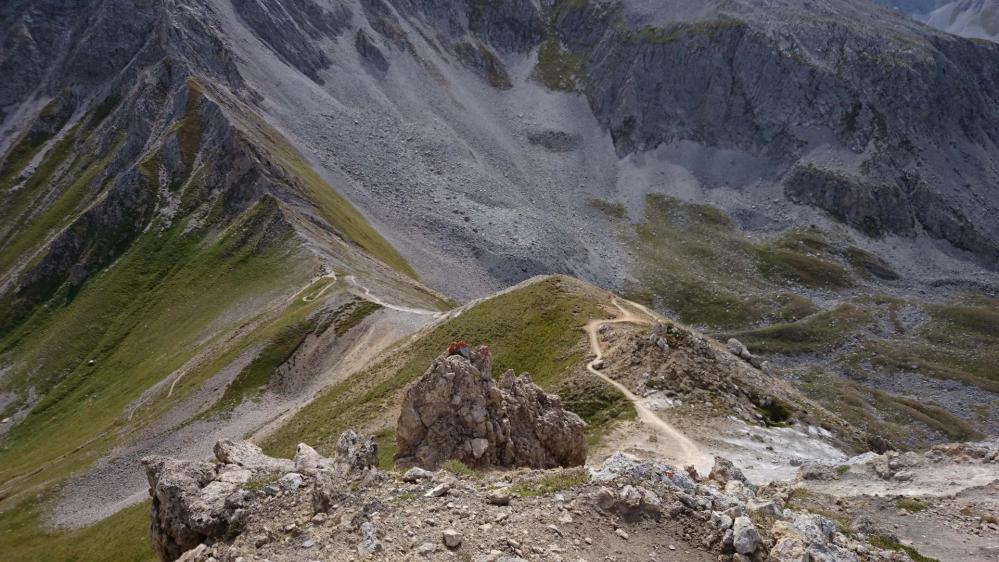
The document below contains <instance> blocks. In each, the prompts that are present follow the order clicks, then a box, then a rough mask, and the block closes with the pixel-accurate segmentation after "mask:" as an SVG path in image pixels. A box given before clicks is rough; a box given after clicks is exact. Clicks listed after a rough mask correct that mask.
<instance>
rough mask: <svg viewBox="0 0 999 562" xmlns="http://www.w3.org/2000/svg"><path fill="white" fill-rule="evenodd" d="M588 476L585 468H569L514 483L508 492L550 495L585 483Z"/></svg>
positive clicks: (526, 495)
mask: <svg viewBox="0 0 999 562" xmlns="http://www.w3.org/2000/svg"><path fill="white" fill-rule="evenodd" d="M589 478H590V476H589V474H588V473H587V472H586V469H585V468H571V469H566V470H562V471H559V472H556V473H555V474H550V475H547V476H543V477H541V478H537V479H532V480H521V481H519V482H516V483H514V485H513V486H512V487H511V488H510V492H511V493H512V494H513V495H515V496H519V497H522V498H535V497H539V496H550V495H552V494H554V493H556V492H561V491H563V490H570V489H572V488H575V487H577V486H582V485H583V484H586V482H587V481H588V480H589Z"/></svg>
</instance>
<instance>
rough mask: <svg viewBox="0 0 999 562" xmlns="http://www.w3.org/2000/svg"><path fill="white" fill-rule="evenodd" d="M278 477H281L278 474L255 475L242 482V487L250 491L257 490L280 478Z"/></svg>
mask: <svg viewBox="0 0 999 562" xmlns="http://www.w3.org/2000/svg"><path fill="white" fill-rule="evenodd" d="M280 478H281V475H280V474H265V475H263V476H257V477H255V478H252V479H251V480H250V481H249V482H247V483H246V484H243V488H245V489H247V490H249V491H251V492H259V491H261V490H263V489H264V488H266V487H267V486H270V485H271V484H274V483H276V482H277V481H278V480H280Z"/></svg>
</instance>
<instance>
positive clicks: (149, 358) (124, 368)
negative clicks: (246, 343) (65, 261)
mask: <svg viewBox="0 0 999 562" xmlns="http://www.w3.org/2000/svg"><path fill="white" fill-rule="evenodd" d="M260 207H261V206H259V205H258V207H257V208H254V209H251V211H250V212H248V213H247V216H246V217H245V221H244V222H242V223H239V224H237V225H236V226H234V227H233V228H232V229H231V230H229V231H228V232H226V233H225V234H224V235H222V236H220V237H219V238H217V239H214V240H213V239H212V238H211V237H209V238H208V239H207V240H206V239H204V238H202V237H201V236H198V235H196V234H185V233H184V232H183V225H177V226H175V227H173V228H171V229H169V230H166V231H163V232H160V231H159V230H158V229H157V228H152V229H150V230H149V231H147V232H146V233H145V234H143V235H142V236H141V237H140V238H139V240H137V242H136V243H135V244H134V245H133V247H132V248H131V249H130V250H129V251H128V252H127V253H126V254H125V255H124V256H122V258H121V259H119V260H118V262H117V263H116V264H115V265H114V266H113V267H111V268H109V269H108V270H106V271H105V272H103V273H102V274H100V275H99V276H97V277H96V278H94V279H92V280H90V281H89V282H88V283H87V284H86V285H85V286H84V288H83V289H82V290H81V291H80V292H79V294H77V295H75V297H73V298H71V299H70V298H69V297H68V296H67V295H65V294H61V295H58V296H57V300H56V302H52V303H51V304H50V305H49V306H47V307H44V308H41V309H39V310H38V311H37V312H36V313H35V315H34V316H33V317H32V318H30V319H29V320H28V321H27V322H26V323H25V324H23V325H22V326H20V327H19V328H18V329H17V330H16V331H14V332H13V333H11V334H9V335H8V336H7V337H6V338H4V339H3V340H2V341H0V349H2V350H3V353H4V358H5V360H6V361H7V362H10V363H12V364H14V365H18V366H20V368H19V369H16V370H15V372H14V373H13V374H12V376H9V377H8V378H7V379H6V380H5V381H4V383H5V386H8V387H13V388H12V389H13V390H18V391H21V392H25V391H26V390H27V388H28V385H33V386H34V387H35V389H36V391H38V392H39V393H40V394H43V395H44V396H43V398H42V399H41V401H40V402H39V403H38V404H37V405H36V406H35V407H34V408H33V410H32V412H31V414H29V416H28V417H27V418H26V419H25V420H24V421H22V422H21V423H19V424H18V425H16V426H15V427H14V428H12V430H11V432H10V434H9V435H8V436H7V438H6V439H5V441H4V445H3V448H2V449H0V467H2V468H0V482H4V481H6V480H7V479H9V478H11V477H12V476H13V475H16V474H23V473H24V472H26V471H28V470H30V469H32V468H36V467H39V466H42V465H43V464H44V463H45V462H46V461H48V460H51V459H54V458H57V457H59V456H60V455H62V454H65V453H69V452H70V451H73V450H74V449H75V448H76V447H78V446H79V445H80V444H81V443H85V442H87V441H88V440H89V439H91V438H93V437H94V436H96V435H100V434H101V433H102V432H103V431H105V430H108V429H109V428H111V427H112V426H113V425H114V423H115V422H116V419H117V417H118V415H119V413H120V412H121V411H122V409H123V408H124V407H125V406H126V405H127V404H128V403H129V402H131V401H132V400H134V399H135V398H136V397H137V396H138V395H139V394H140V393H141V392H142V391H144V390H145V389H146V388H148V387H149V386H150V385H152V384H154V383H156V382H158V381H159V380H161V379H162V378H163V377H164V376H166V375H167V374H169V373H170V372H172V371H174V370H175V369H177V368H178V367H180V366H181V365H183V364H184V363H185V362H186V361H187V360H188V359H189V358H190V357H191V356H193V355H194V353H196V352H197V351H198V350H200V349H202V348H203V347H204V346H206V345H209V344H210V341H211V340H210V338H205V334H206V332H208V331H218V332H225V331H226V330H232V329H234V328H235V327H236V326H238V325H239V323H241V322H242V321H244V320H245V317H246V316H249V315H252V314H253V313H254V310H253V309H248V310H243V311H242V312H241V313H239V314H234V315H232V316H231V317H229V318H225V319H224V320H223V321H222V322H220V317H222V318H224V317H223V313H225V312H226V311H234V310H235V311H238V310H239V309H238V308H237V305H238V303H240V302H248V301H250V300H251V299H252V297H253V296H258V297H259V296H263V295H268V294H272V293H273V292H275V291H284V290H287V288H288V287H294V286H296V284H298V285H301V284H303V280H304V279H306V278H307V276H308V274H309V270H310V269H311V267H310V264H309V262H308V261H307V260H306V259H305V258H304V257H303V255H301V254H300V253H299V251H298V250H297V249H295V248H294V247H292V246H290V245H289V242H290V238H286V239H285V240H283V241H279V240H271V241H268V242H267V243H266V244H265V247H262V246H261V242H262V241H261V240H260V239H258V238H257V236H258V235H257V232H258V229H259V227H260V225H261V221H266V220H268V218H267V217H268V216H269V215H271V214H272V213H273V209H271V210H268V209H263V208H260ZM247 234H248V235H249V236H248V237H247V236H246V235H247ZM60 297H61V298H62V299H64V300H63V301H62V302H59V298H60ZM230 314H231V312H230ZM90 359H93V360H94V361H95V365H94V366H89V365H87V362H88V361H89V360H90ZM90 449H91V450H87V451H83V452H81V453H82V456H81V455H77V456H76V457H73V458H74V459H75V460H73V462H66V461H64V462H60V463H59V464H58V465H56V466H54V467H51V469H50V470H48V471H46V472H45V473H43V474H42V475H39V477H42V476H44V477H47V478H51V477H53V476H61V475H65V474H68V473H69V472H71V471H72V470H74V469H78V468H80V466H81V463H84V462H86V461H85V460H84V459H86V458H92V457H93V456H94V453H95V452H96V451H97V450H99V449H100V447H99V446H97V445H96V444H95V446H94V447H92V448H90ZM71 460H72V459H71Z"/></svg>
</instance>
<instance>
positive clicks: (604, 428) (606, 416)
mask: <svg viewBox="0 0 999 562" xmlns="http://www.w3.org/2000/svg"><path fill="white" fill-rule="evenodd" d="M555 393H556V394H558V395H559V396H560V397H561V398H562V405H563V406H564V407H565V408H566V409H568V410H569V411H571V412H573V413H575V414H576V415H578V416H579V417H581V418H583V421H585V422H586V444H587V447H589V448H591V449H592V448H595V447H596V446H597V445H598V444H599V443H600V442H601V441H602V440H603V438H604V437H605V436H606V435H607V433H609V432H610V430H611V429H613V427H614V426H615V425H616V424H617V423H619V422H622V421H630V420H634V419H635V418H636V417H638V413H637V412H636V411H635V406H634V404H632V403H631V401H630V400H628V399H627V398H625V396H624V395H623V394H621V393H620V392H619V391H618V390H617V389H616V388H614V387H612V386H611V385H609V384H607V383H606V382H604V381H602V380H600V379H599V378H597V377H595V376H593V375H591V374H590V373H588V372H585V373H582V374H580V375H577V376H574V377H571V378H568V379H566V380H565V381H564V382H563V383H562V384H561V385H559V386H558V388H556V389H555Z"/></svg>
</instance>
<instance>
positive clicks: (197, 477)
mask: <svg viewBox="0 0 999 562" xmlns="http://www.w3.org/2000/svg"><path fill="white" fill-rule="evenodd" d="M142 465H143V468H144V469H145V471H146V478H147V479H148V481H149V495H150V496H151V497H152V510H151V514H150V519H151V521H150V526H149V536H150V541H151V542H152V545H153V550H155V551H156V553H157V554H158V555H159V557H160V559H161V560H166V561H171V560H176V559H177V558H179V557H180V556H181V555H182V554H184V553H185V552H186V551H188V550H190V549H192V548H195V547H197V546H198V545H199V544H201V543H202V542H204V541H205V540H206V539H209V538H216V537H225V536H227V535H230V534H232V533H233V532H236V531H238V530H239V528H240V527H241V525H242V523H243V519H244V517H245V511H244V510H243V509H241V508H242V507H243V505H244V504H245V503H246V501H248V497H247V495H248V494H249V493H248V492H246V491H245V490H243V489H241V485H242V484H244V483H246V482H247V481H249V479H250V478H251V472H250V471H249V470H247V469H244V468H241V467H238V466H233V465H228V466H226V465H222V466H216V465H212V464H210V463H207V462H201V461H185V460H177V459H170V458H167V457H161V456H151V457H146V458H144V459H142Z"/></svg>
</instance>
